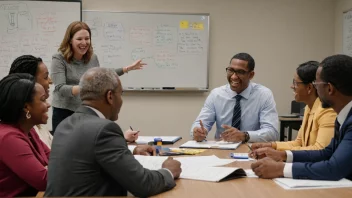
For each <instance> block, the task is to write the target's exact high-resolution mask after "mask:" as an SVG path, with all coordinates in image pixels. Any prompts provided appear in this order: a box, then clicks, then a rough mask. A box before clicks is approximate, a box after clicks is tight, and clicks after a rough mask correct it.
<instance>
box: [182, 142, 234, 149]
mask: <svg viewBox="0 0 352 198" xmlns="http://www.w3.org/2000/svg"><path fill="white" fill-rule="evenodd" d="M240 145H241V142H237V143H233V142H225V141H203V142H197V141H194V140H191V141H188V142H186V143H184V144H182V145H181V146H180V148H207V149H230V150H233V149H237V148H238V147H239V146H240Z"/></svg>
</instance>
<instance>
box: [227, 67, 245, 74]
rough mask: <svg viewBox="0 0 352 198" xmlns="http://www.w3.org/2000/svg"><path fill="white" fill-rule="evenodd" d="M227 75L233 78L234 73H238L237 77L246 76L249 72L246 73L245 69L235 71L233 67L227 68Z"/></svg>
mask: <svg viewBox="0 0 352 198" xmlns="http://www.w3.org/2000/svg"><path fill="white" fill-rule="evenodd" d="M226 73H227V75H229V76H232V75H233V74H234V73H236V75H237V76H244V75H246V74H247V73H249V71H246V70H243V69H233V68H231V67H226Z"/></svg>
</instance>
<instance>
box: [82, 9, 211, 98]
mask: <svg viewBox="0 0 352 198" xmlns="http://www.w3.org/2000/svg"><path fill="white" fill-rule="evenodd" d="M81 5H82V4H81ZM83 12H107V13H131V14H170V15H172V14H174V15H201V16H207V17H208V47H207V76H206V81H207V83H206V88H205V89H201V88H197V87H194V88H191V87H187V88H182V87H174V89H158V88H156V89H144V88H141V89H134V90H132V89H125V90H123V91H124V92H208V91H209V64H210V63H209V61H210V60H209V56H210V50H209V46H210V13H191V12H141V11H111V10H82V13H81V20H82V16H83ZM93 51H94V49H93Z"/></svg>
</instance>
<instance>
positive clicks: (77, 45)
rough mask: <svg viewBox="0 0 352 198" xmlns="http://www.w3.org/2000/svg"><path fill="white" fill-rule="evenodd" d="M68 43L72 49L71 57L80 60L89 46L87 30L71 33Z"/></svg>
mask: <svg viewBox="0 0 352 198" xmlns="http://www.w3.org/2000/svg"><path fill="white" fill-rule="evenodd" d="M70 43H71V46H72V50H73V57H74V58H75V59H77V60H81V59H82V57H83V56H84V55H85V54H86V53H87V51H88V49H89V47H90V34H89V32H88V31H87V30H85V29H82V30H79V31H78V32H76V33H75V34H74V35H73V37H72V39H71V42H70Z"/></svg>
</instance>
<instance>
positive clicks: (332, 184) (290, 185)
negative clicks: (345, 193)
mask: <svg viewBox="0 0 352 198" xmlns="http://www.w3.org/2000/svg"><path fill="white" fill-rule="evenodd" d="M273 180H274V181H275V183H276V184H278V185H279V186H281V187H282V188H284V189H286V190H298V189H315V188H342V187H352V181H350V180H348V179H341V180H339V181H325V180H308V179H292V178H276V179H273Z"/></svg>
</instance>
